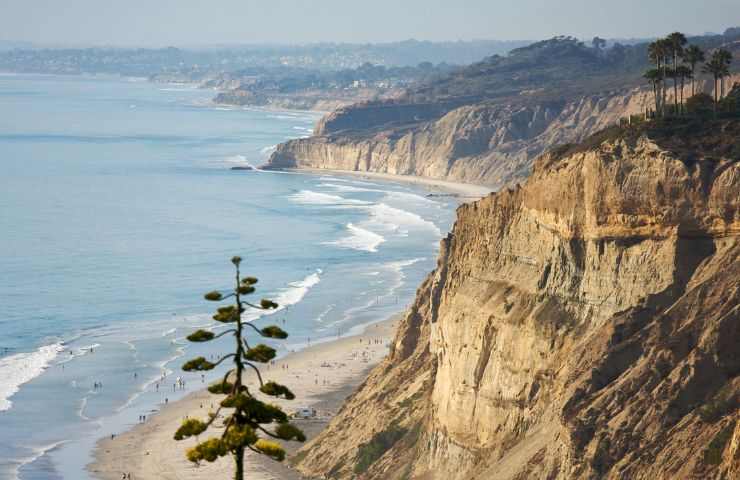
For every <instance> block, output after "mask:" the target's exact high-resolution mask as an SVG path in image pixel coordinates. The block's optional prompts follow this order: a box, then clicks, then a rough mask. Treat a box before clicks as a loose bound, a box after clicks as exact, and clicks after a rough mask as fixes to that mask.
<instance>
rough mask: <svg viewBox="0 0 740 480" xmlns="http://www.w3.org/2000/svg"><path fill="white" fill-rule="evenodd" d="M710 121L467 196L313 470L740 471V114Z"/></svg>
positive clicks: (450, 478) (553, 159) (320, 446)
mask: <svg viewBox="0 0 740 480" xmlns="http://www.w3.org/2000/svg"><path fill="white" fill-rule="evenodd" d="M694 135H695V136H700V137H701V138H693V139H687V138H686V133H685V132H673V133H671V132H668V133H666V131H665V130H660V131H657V130H656V131H652V130H648V131H636V130H634V129H629V130H627V131H625V132H622V133H620V134H619V135H613V136H611V138H610V139H608V140H606V141H604V142H602V143H597V144H596V145H594V146H593V147H586V146H582V147H581V148H572V149H570V150H569V152H570V153H567V154H565V155H563V154H552V155H545V156H543V157H541V158H540V159H539V160H538V162H537V163H536V165H535V167H534V170H533V173H532V175H531V177H530V178H529V179H528V180H527V182H526V183H525V184H524V185H523V186H522V187H521V188H516V189H515V190H507V191H502V192H499V193H497V194H493V195H491V196H489V197H487V198H485V199H482V200H480V201H478V202H476V203H473V204H469V205H464V206H461V207H460V209H459V210H458V220H457V223H456V225H455V228H454V230H453V232H452V233H451V234H450V235H449V236H448V238H447V239H445V240H444V241H443V242H442V249H441V254H440V258H439V262H438V266H437V269H436V270H435V271H434V272H433V273H432V274H430V276H429V277H428V278H427V280H426V281H425V283H424V284H423V285H422V286H421V287H420V288H419V291H418V294H417V298H416V301H415V303H414V305H413V307H412V308H411V309H410V311H409V313H408V315H407V317H406V319H405V321H404V322H403V324H402V325H401V327H400V329H399V332H398V334H397V337H396V340H395V342H394V345H393V348H392V350H391V353H390V355H389V357H388V359H387V360H386V361H385V362H384V363H383V364H381V365H380V366H379V367H377V368H376V369H375V370H374V371H373V373H372V374H371V375H370V377H369V378H368V379H367V381H366V382H365V383H364V384H363V385H362V387H361V388H360V389H359V391H357V392H356V393H355V394H354V395H353V396H352V397H351V398H350V399H349V400H348V402H347V403H346V404H345V406H344V407H343V409H342V411H341V412H340V414H339V415H338V416H337V417H336V418H335V419H334V421H333V422H332V423H331V425H330V426H329V427H328V429H327V430H326V431H325V432H324V433H322V434H321V435H320V436H319V437H318V438H317V439H315V440H314V441H312V442H311V443H310V444H309V445H307V446H306V447H305V448H304V450H303V452H302V453H301V454H300V455H299V459H300V460H299V462H298V468H299V470H300V471H302V472H303V473H305V474H308V475H311V476H315V477H320V478H341V479H344V478H361V479H378V480H379V479H384V480H385V479H391V480H394V479H445V480H457V479H459V480H469V479H481V480H482V479H486V480H492V479H530V478H543V479H544V478H547V479H570V478H584V479H586V478H613V479H618V478H634V479H673V478H737V476H738V475H739V474H740V422H739V415H738V406H739V405H740V376H738V375H739V374H740V349H739V348H738V345H740V306H739V305H740V261H739V259H740V243H739V242H738V236H739V235H740V162H739V160H740V143H738V138H740V122H738V121H737V120H728V121H722V122H715V123H710V124H707V125H705V127H704V130H702V131H701V132H695V133H694ZM704 136H706V138H705V137H704ZM686 146H688V147H690V149H686V148H684V147H686ZM727 152H729V154H728V153H727Z"/></svg>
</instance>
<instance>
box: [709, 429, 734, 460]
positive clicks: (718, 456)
mask: <svg viewBox="0 0 740 480" xmlns="http://www.w3.org/2000/svg"><path fill="white" fill-rule="evenodd" d="M734 429H735V424H734V423H731V424H729V425H727V426H726V427H725V428H723V429H722V430H720V431H719V432H718V433H717V435H715V436H714V438H713V439H712V441H711V442H709V445H708V446H707V448H705V449H704V463H706V464H708V465H719V464H720V463H721V462H722V452H724V450H725V445H727V441H728V440H730V436H732V431H733V430H734Z"/></svg>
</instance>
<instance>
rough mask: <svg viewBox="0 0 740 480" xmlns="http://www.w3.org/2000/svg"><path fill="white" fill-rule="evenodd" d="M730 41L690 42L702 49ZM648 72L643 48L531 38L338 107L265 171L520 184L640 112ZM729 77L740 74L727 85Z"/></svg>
mask: <svg viewBox="0 0 740 480" xmlns="http://www.w3.org/2000/svg"><path fill="white" fill-rule="evenodd" d="M732 38H734V37H723V36H719V37H717V38H714V37H711V38H709V37H699V38H697V39H692V41H697V42H699V43H701V44H702V45H704V46H705V47H706V48H709V47H712V46H717V45H720V44H722V45H724V44H725V43H726V42H727V41H729V40H731V39H732ZM738 38H740V37H738ZM702 42H703V43H702ZM647 67H648V65H647V45H646V44H638V45H633V46H621V45H615V46H614V47H612V48H610V49H607V50H602V49H598V48H589V47H587V46H585V45H584V44H582V43H581V42H579V41H577V40H575V39H573V38H568V37H558V38H554V39H552V40H547V41H543V42H537V43H535V44H532V45H530V46H528V47H523V48H519V49H516V50H513V51H512V52H511V53H510V54H509V55H508V56H506V57H502V56H492V57H489V58H487V59H485V60H483V61H481V62H478V63H476V64H473V65H471V66H468V67H466V68H463V69H461V70H459V71H457V72H455V73H452V74H450V75H448V76H445V77H441V78H436V79H434V80H433V81H429V82H427V83H422V84H419V85H416V86H413V87H411V88H409V89H408V90H407V91H406V92H404V93H403V94H402V95H399V96H398V97H397V98H393V99H386V100H382V101H368V102H363V103H360V104H355V105H350V106H346V107H342V108H339V109H338V110H336V111H334V112H332V113H331V114H329V115H327V116H326V117H324V118H323V119H322V120H321V122H319V124H318V125H317V127H316V130H315V132H314V135H313V136H312V137H309V138H303V139H297V140H292V141H289V142H286V143H283V144H281V145H279V146H278V148H277V150H276V151H275V152H274V154H273V155H272V157H271V158H270V160H269V163H268V168H319V169H321V168H325V169H340V170H351V171H371V172H382V173H392V174H401V175H417V176H423V177H430V178H436V179H444V180H451V181H461V182H468V183H476V184H481V185H486V186H490V187H493V188H500V187H502V186H504V185H510V184H514V183H516V182H518V181H521V180H522V179H524V178H525V177H526V176H527V175H528V174H529V172H530V170H531V167H532V162H533V161H534V159H535V158H536V157H537V156H539V155H540V154H542V153H543V152H545V151H546V150H547V149H548V148H551V147H553V146H555V145H558V144H561V143H567V142H575V143H577V142H580V141H582V140H583V139H585V138H587V137H588V136H590V135H591V134H593V133H595V132H597V131H599V130H601V129H603V128H604V127H606V126H608V125H611V124H614V123H617V122H618V121H619V120H620V119H623V118H626V117H629V116H630V115H641V114H643V113H644V112H645V110H646V108H649V107H651V106H652V103H653V100H652V98H651V97H652V92H650V91H649V88H646V87H645V81H644V79H642V72H643V71H644V70H645V69H646V68H647ZM734 80H740V76H738V77H735V78H733V79H729V80H727V82H728V85H732V82H733V81H734ZM711 84H712V82H711V81H707V80H706V79H701V80H700V81H699V82H698V86H697V87H698V90H699V91H702V90H705V91H711V88H712V85H711ZM670 90H671V92H672V89H670ZM689 92H690V87H689V86H688V85H687V86H686V87H685V92H684V93H685V94H686V95H689Z"/></svg>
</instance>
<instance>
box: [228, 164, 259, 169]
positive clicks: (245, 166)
mask: <svg viewBox="0 0 740 480" xmlns="http://www.w3.org/2000/svg"><path fill="white" fill-rule="evenodd" d="M231 169H232V170H254V167H253V166H251V165H243V166H242V165H240V166H238V167H231Z"/></svg>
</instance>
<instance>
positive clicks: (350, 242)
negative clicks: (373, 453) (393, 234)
mask: <svg viewBox="0 0 740 480" xmlns="http://www.w3.org/2000/svg"><path fill="white" fill-rule="evenodd" d="M347 230H349V233H350V235H349V236H348V237H344V238H340V239H339V240H336V241H333V242H324V245H334V246H337V247H339V248H349V249H353V250H362V251H365V252H377V251H378V246H380V244H381V243H383V242H385V237H384V236H382V235H378V234H377V233H375V232H371V231H370V230H366V229H364V228H361V227H358V226H356V225H353V224H351V223H348V224H347Z"/></svg>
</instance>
